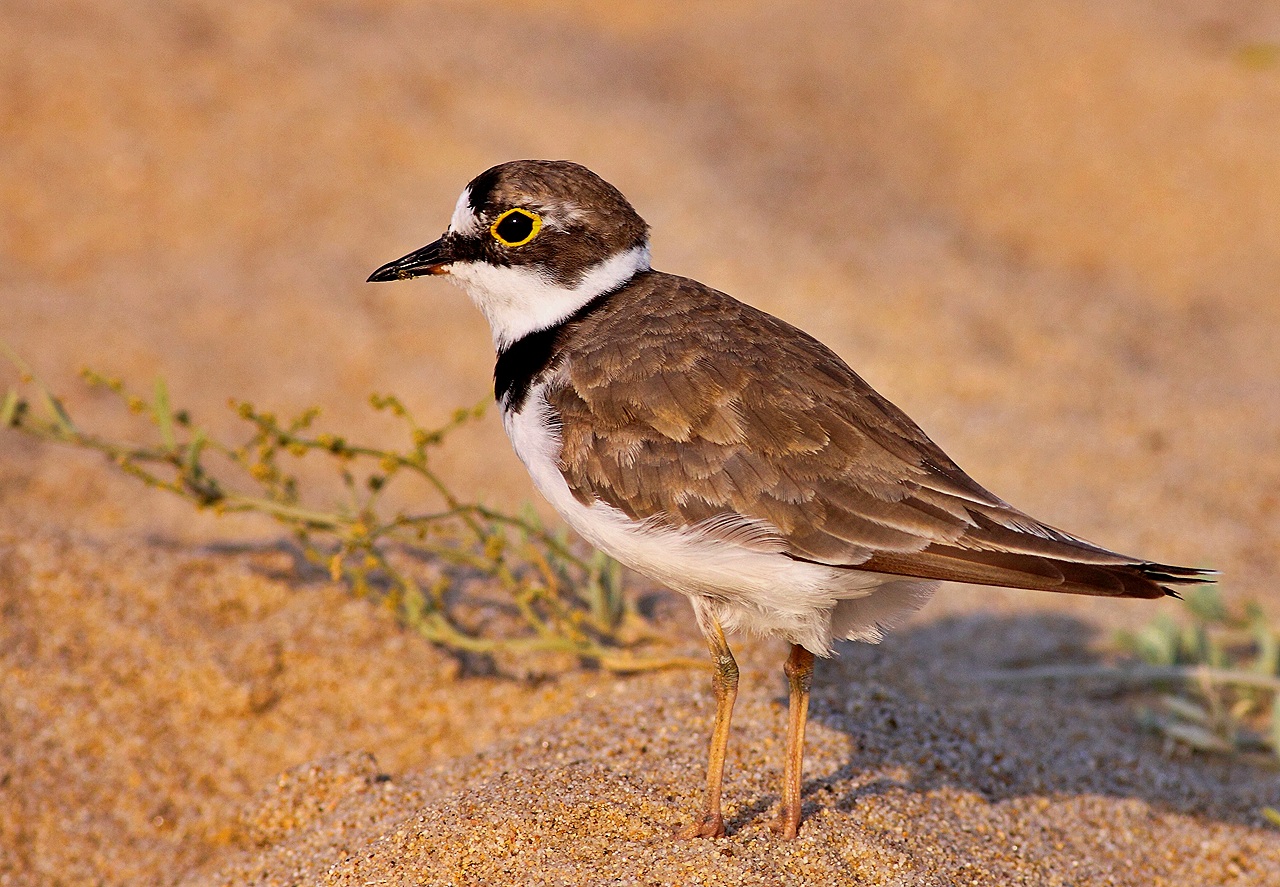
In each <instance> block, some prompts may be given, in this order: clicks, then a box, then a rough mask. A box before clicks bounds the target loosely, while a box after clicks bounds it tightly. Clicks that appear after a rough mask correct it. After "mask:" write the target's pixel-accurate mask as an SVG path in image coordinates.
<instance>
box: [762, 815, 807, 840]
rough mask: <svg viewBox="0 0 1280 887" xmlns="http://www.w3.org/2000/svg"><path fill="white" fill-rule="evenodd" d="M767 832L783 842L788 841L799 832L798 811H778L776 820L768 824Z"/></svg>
mask: <svg viewBox="0 0 1280 887" xmlns="http://www.w3.org/2000/svg"><path fill="white" fill-rule="evenodd" d="M769 830H770V831H772V832H773V833H774V834H775V835H777V836H778V837H780V838H782V839H783V840H784V841H790V840H791V839H792V838H794V837H795V836H796V834H797V833H799V831H800V811H799V810H787V809H785V808H784V809H782V810H779V811H778V818H777V819H775V820H774V821H773V822H772V823H771V824H770V826H769Z"/></svg>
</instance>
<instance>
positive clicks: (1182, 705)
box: [1160, 694, 1209, 724]
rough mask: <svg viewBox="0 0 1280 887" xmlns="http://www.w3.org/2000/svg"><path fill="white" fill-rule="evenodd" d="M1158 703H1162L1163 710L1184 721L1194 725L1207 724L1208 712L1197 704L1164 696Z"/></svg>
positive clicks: (1177, 697) (1183, 698) (1185, 699)
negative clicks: (1165, 709)
mask: <svg viewBox="0 0 1280 887" xmlns="http://www.w3.org/2000/svg"><path fill="white" fill-rule="evenodd" d="M1160 701H1161V702H1162V703H1164V707H1165V708H1167V709H1168V710H1169V711H1170V712H1172V713H1173V714H1174V715H1175V716H1177V717H1179V718H1181V719H1182V720H1184V721H1190V722H1192V723H1194V724H1208V723H1209V712H1208V711H1206V710H1205V708H1204V707H1203V706H1202V705H1200V704H1199V703H1197V702H1194V701H1192V700H1190V699H1187V698H1186V697H1184V696H1173V695H1170V694H1165V695H1163V696H1161V697H1160Z"/></svg>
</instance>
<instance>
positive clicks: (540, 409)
mask: <svg viewBox="0 0 1280 887" xmlns="http://www.w3.org/2000/svg"><path fill="white" fill-rule="evenodd" d="M545 391H546V385H545V383H544V384H541V385H538V386H535V387H534V388H533V389H531V390H530V392H529V395H528V397H527V398H526V399H525V402H524V406H523V409H521V410H520V412H518V413H512V412H506V411H504V413H503V423H504V425H505V426H506V429H507V435H508V437H510V438H511V443H512V445H513V446H514V447H515V450H516V454H517V455H518V456H519V457H520V459H521V461H523V462H524V464H525V467H526V468H528V469H529V474H530V476H531V477H532V478H533V484H534V486H535V487H537V488H538V492H540V493H541V494H542V495H543V496H545V497H546V499H547V501H548V502H550V503H551V505H552V506H553V507H554V508H555V509H556V511H558V512H559V513H560V514H561V516H562V517H564V519H565V520H566V521H567V522H568V523H569V526H571V527H573V529H574V530H575V531H576V532H577V533H579V534H580V535H581V536H582V537H583V538H584V539H586V540H587V541H588V542H590V543H591V544H592V545H594V546H596V547H597V548H599V549H600V550H601V551H604V552H605V553H606V554H608V555H609V556H611V557H613V558H615V559H617V560H618V561H620V562H621V563H623V564H625V565H626V566H628V567H630V568H632V569H633V570H636V571H637V572H639V573H642V574H644V575H645V576H648V577H649V578H651V579H654V580H655V581H657V582H660V583H662V584H663V585H666V586H667V587H669V588H671V589H673V590H675V591H679V592H681V593H683V594H685V595H688V596H690V597H691V598H700V599H702V600H704V601H706V602H707V604H708V606H709V607H710V609H711V610H712V612H713V613H714V614H715V615H716V617H717V618H718V619H719V620H720V623H721V625H723V627H724V628H725V629H726V630H727V631H735V630H747V631H752V632H755V633H760V634H769V635H779V636H781V637H783V638H784V639H786V640H787V641H788V642H790V643H796V644H801V645H802V646H804V647H806V648H807V649H809V650H811V651H812V652H814V653H817V654H819V655H828V654H829V653H830V648H831V642H832V639H833V638H849V639H853V640H863V641H871V642H876V641H879V640H880V638H881V636H882V634H883V630H884V629H887V628H889V627H890V626H891V625H893V624H894V623H896V622H898V621H900V620H901V619H902V618H903V617H904V616H906V615H907V614H908V613H910V612H911V611H912V610H914V609H916V608H918V607H919V606H920V605H921V604H923V603H924V601H925V600H927V599H928V597H929V595H930V594H931V593H932V590H933V586H934V583H932V582H925V581H922V580H915V579H904V578H903V577H900V576H886V575H882V574H878V573H869V572H863V571H859V570H842V569H839V568H836V567H828V566H824V565H821V564H811V563H805V562H802V561H796V560H792V559H791V558H788V557H785V556H784V555H783V554H782V553H781V552H782V550H783V544H782V542H781V540H780V538H779V537H778V535H777V534H776V532H774V531H773V530H772V528H771V527H769V526H768V525H767V524H765V523H764V522H763V521H752V520H749V519H745V518H744V519H741V520H736V521H724V520H720V521H716V522H715V524H714V525H694V526H691V527H685V528H681V529H672V528H670V527H665V526H661V525H658V524H655V523H653V522H648V521H636V520H633V519H632V518H630V517H628V516H627V515H626V514H624V513H623V512H621V511H619V510H618V509H616V508H614V507H613V506H611V505H608V504H606V503H604V502H599V501H597V502H595V503H593V504H591V505H584V504H583V503H581V502H579V501H578V500H577V499H576V498H574V495H573V493H572V492H571V491H570V489H569V485H568V484H567V483H566V482H565V479H564V475H563V474H562V473H561V471H560V465H559V457H560V432H559V425H558V420H557V417H556V416H555V415H554V411H553V410H552V409H551V407H550V405H549V404H548V403H547V399H546V396H545Z"/></svg>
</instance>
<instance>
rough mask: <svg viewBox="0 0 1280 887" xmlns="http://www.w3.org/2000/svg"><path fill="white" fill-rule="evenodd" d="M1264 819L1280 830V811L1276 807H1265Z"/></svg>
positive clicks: (1263, 811)
mask: <svg viewBox="0 0 1280 887" xmlns="http://www.w3.org/2000/svg"><path fill="white" fill-rule="evenodd" d="M1262 818H1263V819H1265V820H1266V821H1267V822H1269V823H1271V824H1272V825H1274V826H1275V827H1276V828H1280V810H1277V809H1276V808H1275V807H1263V808H1262Z"/></svg>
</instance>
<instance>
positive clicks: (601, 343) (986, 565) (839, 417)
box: [547, 272, 1205, 597]
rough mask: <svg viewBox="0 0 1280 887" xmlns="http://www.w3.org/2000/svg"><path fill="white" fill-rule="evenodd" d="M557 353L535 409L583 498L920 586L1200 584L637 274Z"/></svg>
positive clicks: (697, 293)
mask: <svg viewBox="0 0 1280 887" xmlns="http://www.w3.org/2000/svg"><path fill="white" fill-rule="evenodd" d="M558 345H559V347H560V348H562V349H563V354H564V359H562V360H561V361H560V362H559V364H558V366H557V368H556V370H555V372H554V374H553V375H552V377H551V378H550V380H549V381H550V383H551V384H550V385H549V386H548V389H547V397H548V401H549V403H550V405H551V407H552V409H553V410H554V411H555V413H556V415H557V417H558V419H559V422H560V428H561V445H562V450H561V455H560V466H561V470H562V472H563V474H564V477H565V480H566V482H567V483H568V484H569V487H570V489H571V490H572V491H573V492H574V495H575V496H577V497H578V498H579V499H580V500H581V501H583V502H587V503H590V502H593V501H597V500H598V501H602V502H606V503H608V504H610V505H612V506H614V507H616V508H618V509H620V510H621V511H623V512H624V513H626V514H628V515H629V516H631V517H632V518H635V519H637V520H647V521H655V522H660V523H665V524H668V525H671V526H681V527H686V526H693V525H703V526H720V525H734V526H736V525H746V526H752V527H759V526H763V525H767V526H769V527H771V528H772V529H771V530H770V532H772V533H775V534H776V535H777V536H778V537H779V538H780V540H781V543H780V544H781V546H782V553H785V554H787V555H789V556H791V557H794V558H796V559H799V560H806V561H815V562H818V563H823V564H829V565H832V566H837V567H843V568H850V569H865V570H875V571H877V572H886V573H893V574H900V575H903V576H912V577H920V578H925V579H951V580H955V581H960V582H974V583H981V584H992V585H1011V586H1015V587H1025V588H1043V589H1052V590H1058V591H1069V592H1074V593H1082V594H1101V595H1120V596H1134V597H1151V596H1157V595H1159V594H1163V593H1164V592H1165V589H1164V588H1163V584H1169V583H1172V584H1183V583H1188V582H1198V581H1205V580H1204V578H1203V576H1204V573H1203V571H1195V570H1189V569H1187V568H1181V567H1170V566H1166V565H1160V564H1150V563H1147V562H1143V561H1141V560H1138V559H1135V558H1131V557H1128V556H1125V555H1121V554H1117V553H1115V552H1112V551H1108V550H1107V549H1105V548H1102V547H1100V546H1097V545H1094V544H1092V543H1089V542H1086V541H1085V540H1083V539H1080V538H1078V537H1076V536H1072V535H1070V534H1068V533H1065V532H1063V531H1061V530H1058V529H1056V528H1054V527H1050V526H1048V525H1047V524H1044V523H1041V522H1040V521H1037V520H1035V519H1034V518H1032V517H1030V516H1029V515H1026V514H1025V513H1023V512H1021V511H1018V510H1017V509H1015V508H1013V507H1012V506H1011V505H1009V504H1008V503H1006V502H1004V501H1003V500H1001V499H1000V498H999V497H997V496H994V495H993V494H991V493H990V492H988V491H987V490H986V489H984V488H983V487H982V486H981V485H979V484H978V483H977V482H975V481H974V480H973V479H972V478H970V477H969V476H968V475H967V474H965V473H964V472H963V471H962V470H961V469H960V467H959V466H958V465H956V464H955V462H953V461H952V460H951V459H950V457H948V456H947V455H946V453H944V452H943V451H942V450H941V449H940V448H939V447H938V446H937V445H936V444H935V443H933V441H931V440H930V439H929V438H928V437H927V436H926V435H925V434H924V432H923V431H921V430H920V428H919V427H917V426H916V425H915V423H914V422H912V421H911V420H910V419H909V418H908V417H907V416H906V415H905V414H904V413H903V412H902V411H901V410H899V409H898V408H897V407H895V406H894V405H893V404H891V403H890V402H889V401H887V400H885V399H884V398H883V397H881V396H880V395H879V394H877V393H876V392H875V391H874V390H872V388H871V387H870V386H869V385H867V384H866V383H865V382H864V381H863V380H862V379H861V378H859V377H858V376H857V374H855V373H854V372H853V371H852V370H851V369H849V367H848V366H847V365H846V364H845V363H844V362H843V361H842V360H840V358H839V357H837V356H836V355H835V353H834V352H832V351H830V350H829V349H828V348H826V347H825V346H824V345H822V344H821V343H819V342H818V341H817V340H815V339H813V338H812V337H810V336H808V335H807V334H805V333H803V332H801V331H800V330H798V329H795V328H794V327H791V326H789V325H787V324H785V323H783V322H782V321H780V320H778V319H777V318H774V317H771V316H770V315H768V314H765V313H764V312H761V311H758V310H756V309H753V308H751V307H749V306H747V305H744V304H742V303H740V302H737V301H735V300H734V299H731V298H730V297H728V296H726V295H724V294H723V293H719V292H717V291H715V290H712V289H710V288H708V287H705V286H702V285H701V284H698V283H696V282H694V281H691V280H686V279H684V278H678V277H672V276H670V275H663V274H658V273H656V272H650V273H647V274H644V275H641V276H640V277H639V278H638V279H637V280H636V281H634V282H632V283H631V284H630V285H628V286H627V287H625V288H624V289H623V290H621V291H619V292H618V293H616V294H614V295H613V296H612V297H611V298H610V303H609V304H608V305H607V306H606V307H605V308H603V309H602V310H598V311H593V312H591V313H590V315H588V316H587V317H586V318H585V319H584V320H583V321H582V322H581V323H579V324H576V325H574V326H573V327H572V328H570V329H566V330H565V332H564V333H563V334H562V336H561V339H560V341H559V343H558ZM691 345H695V346H697V347H696V348H691V347H690V346H691ZM717 522H721V523H717Z"/></svg>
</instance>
